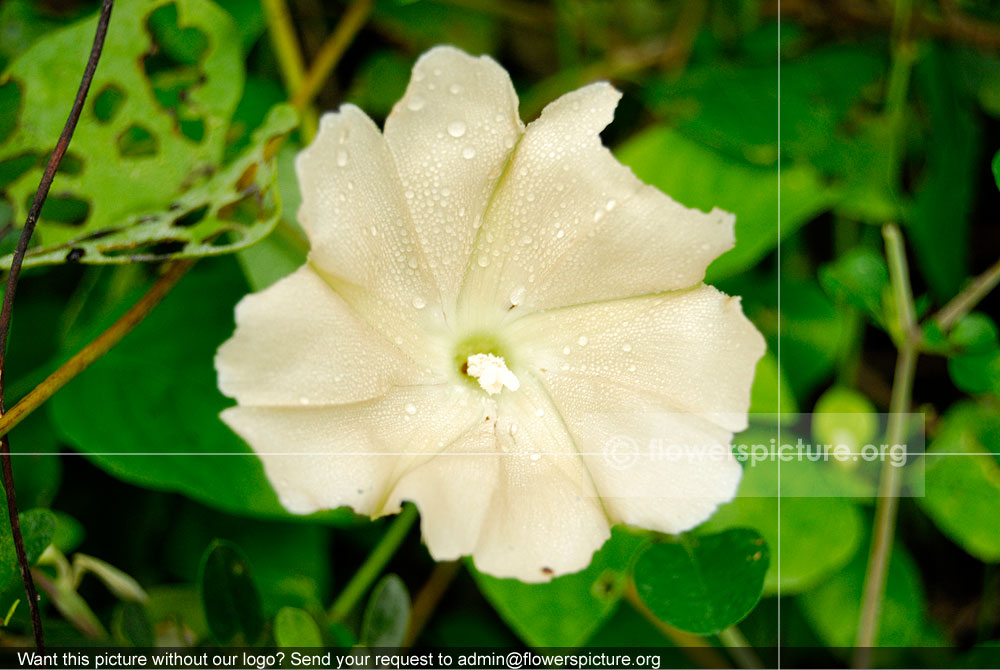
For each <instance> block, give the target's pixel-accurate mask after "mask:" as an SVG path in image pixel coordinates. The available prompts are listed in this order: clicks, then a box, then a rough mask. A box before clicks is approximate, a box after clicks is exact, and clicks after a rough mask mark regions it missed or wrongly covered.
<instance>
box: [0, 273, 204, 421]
mask: <svg viewBox="0 0 1000 670" xmlns="http://www.w3.org/2000/svg"><path fill="white" fill-rule="evenodd" d="M192 265H194V260H190V259H185V260H179V261H174V262H173V263H171V264H170V265H169V266H168V267H167V270H166V272H165V273H164V274H163V275H161V276H160V278H159V279H157V280H156V283H155V284H153V285H152V286H151V287H150V288H149V290H148V291H146V293H145V294H144V295H143V296H142V297H141V298H139V301H138V302H136V303H135V304H134V305H132V306H131V307H130V308H129V310H128V311H127V312H125V314H123V315H122V316H121V318H119V319H118V320H117V321H115V322H114V323H113V324H112V325H111V326H110V327H109V328H108V329H107V330H105V331H104V332H103V333H101V334H100V335H98V336H97V338H96V339H94V340H93V341H91V342H90V343H89V344H88V345H87V346H85V347H84V348H83V349H81V350H80V351H78V352H77V353H76V354H75V355H74V356H73V357H72V358H70V359H69V360H68V361H66V362H65V363H63V364H62V365H60V366H59V368H58V369H57V370H56V371H55V372H53V373H52V374H51V375H49V376H48V377H47V378H46V379H45V381H43V382H42V383H41V384H39V385H38V386H36V387H35V388H33V389H32V390H31V391H30V392H29V393H28V394H27V395H26V396H24V397H23V398H21V400H19V401H18V403H17V404H16V405H14V406H13V407H11V409H10V411H9V412H7V413H6V414H4V415H3V416H0V436H6V435H7V433H9V432H10V431H11V430H12V429H13V428H14V427H15V426H16V425H17V424H19V423H21V421H23V420H24V418H25V417H26V416H28V415H29V414H31V413H32V412H33V411H35V410H36V409H38V407H39V406H41V405H42V404H43V403H44V402H45V401H46V400H48V399H49V398H51V397H52V396H53V395H55V393H56V391H58V390H59V389H61V388H62V387H63V386H65V385H66V384H67V383H68V382H69V381H70V380H72V379H73V378H74V377H76V376H77V375H78V374H80V373H81V372H83V371H84V370H86V369H87V368H88V367H90V365H91V364H92V363H93V362H94V361H96V360H97V359H98V358H100V357H101V356H103V355H104V354H106V353H107V352H108V351H109V350H110V349H111V348H112V347H113V346H115V345H116V344H118V342H119V341H120V340H121V339H122V338H123V337H125V336H126V335H128V334H129V333H130V332H132V329H133V328H135V327H136V326H137V325H139V323H140V322H141V321H142V320H143V319H145V318H146V316H147V315H148V314H149V313H150V312H151V311H153V308H154V307H156V306H157V305H158V304H160V302H161V301H162V300H163V299H164V298H165V297H166V296H167V294H168V293H169V292H170V289H172V288H173V287H174V285H175V284H177V282H178V281H179V280H180V278H181V277H183V276H184V273H186V272H187V271H188V269H189V268H190V267H191V266H192Z"/></svg>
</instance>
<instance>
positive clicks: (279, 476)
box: [222, 384, 484, 516]
mask: <svg viewBox="0 0 1000 670" xmlns="http://www.w3.org/2000/svg"><path fill="white" fill-rule="evenodd" d="M483 411H484V405H483V403H481V402H480V401H479V398H478V397H477V396H476V395H473V394H472V393H470V391H468V390H467V389H465V388H462V387H459V386H454V385H444V384H442V385H437V386H412V387H394V388H392V389H390V390H389V392H388V393H387V394H386V395H385V396H382V397H380V398H376V399H372V400H367V401H363V402H358V403H353V404H349V405H331V406H321V407H311V406H300V407H245V406H238V407H232V408H230V409H227V410H225V411H223V413H222V418H223V420H224V421H225V422H226V423H227V424H229V426H230V427H231V428H232V429H233V430H234V431H236V432H237V433H238V434H239V435H240V436H241V437H242V438H243V439H244V440H245V441H246V442H247V444H249V445H250V446H251V447H252V448H253V450H254V451H256V452H257V453H258V454H259V455H260V458H261V460H262V461H263V463H264V469H265V471H266V473H267V476H268V479H269V480H270V482H271V485H272V486H273V487H274V490H275V492H276V493H277V494H278V498H279V500H280V501H281V504H282V505H283V506H284V507H285V508H286V509H288V510H289V511H291V512H294V513H297V514H308V513H310V512H315V511H317V510H322V509H334V508H337V507H340V506H343V505H346V506H349V507H351V508H352V509H354V511H356V512H357V513H359V514H366V515H370V516H380V515H382V514H385V513H392V512H397V511H399V509H398V507H396V506H394V505H392V504H389V496H390V493H391V491H392V489H393V488H394V486H395V484H396V482H397V481H398V479H399V478H401V477H402V476H403V475H404V474H405V467H408V466H413V465H414V464H415V463H416V461H415V460H413V459H417V458H419V457H420V455H421V454H424V455H426V456H425V458H426V457H430V456H433V454H435V453H436V452H437V451H439V450H440V447H439V444H440V443H442V442H444V443H446V444H447V443H451V442H455V441H457V440H459V439H460V438H461V437H462V436H463V435H465V434H466V433H468V432H469V431H470V430H472V429H473V428H475V427H477V426H478V425H479V424H480V423H481V416H482V413H483ZM404 456H406V457H408V458H409V459H410V460H406V459H405V458H403V457H404Z"/></svg>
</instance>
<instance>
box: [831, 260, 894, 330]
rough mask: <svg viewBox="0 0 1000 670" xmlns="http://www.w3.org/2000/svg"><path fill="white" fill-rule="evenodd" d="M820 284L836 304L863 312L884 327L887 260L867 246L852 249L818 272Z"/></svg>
mask: <svg viewBox="0 0 1000 670" xmlns="http://www.w3.org/2000/svg"><path fill="white" fill-rule="evenodd" d="M819 283H820V285H821V286H822V287H823V290H824V291H826V293H827V295H829V296H830V297H831V298H832V299H833V300H834V301H835V302H838V303H841V304H847V305H850V306H851V307H854V308H855V309H858V310H861V311H862V312H863V313H864V314H865V315H866V316H867V317H868V318H869V319H870V320H871V321H872V322H873V323H875V325H877V326H881V327H883V328H884V327H885V323H886V321H885V309H884V307H883V304H882V300H883V297H884V296H885V295H886V289H887V288H888V287H889V269H888V268H887V267H886V264H885V259H884V258H883V257H882V256H881V255H880V254H878V253H876V252H875V251H874V250H872V249H869V248H867V247H857V248H854V249H851V250H850V251H848V252H847V253H845V254H844V255H843V256H841V257H840V258H838V259H837V260H836V261H835V262H833V263H827V264H826V265H824V266H822V267H821V268H820V269H819Z"/></svg>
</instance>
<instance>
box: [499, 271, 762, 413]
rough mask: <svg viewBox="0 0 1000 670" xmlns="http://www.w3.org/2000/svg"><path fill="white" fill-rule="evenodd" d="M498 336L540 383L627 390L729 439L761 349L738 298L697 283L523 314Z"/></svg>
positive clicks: (745, 403) (744, 403)
mask: <svg viewBox="0 0 1000 670" xmlns="http://www.w3.org/2000/svg"><path fill="white" fill-rule="evenodd" d="M506 337H507V339H508V340H509V341H512V342H517V343H518V345H517V346H518V353H517V359H518V360H523V361H526V363H527V364H528V365H529V366H530V367H531V369H532V370H533V371H534V373H535V374H538V375H540V376H541V378H542V379H543V380H546V379H547V378H548V376H551V375H554V374H556V373H558V374H559V375H560V376H561V377H566V378H575V379H578V380H579V383H581V384H584V383H586V384H591V385H594V387H595V388H596V389H600V388H602V387H606V388H607V389H609V390H610V389H613V388H616V387H622V388H626V389H630V390H632V391H634V392H636V393H639V394H642V395H644V396H647V397H649V398H650V399H651V400H652V401H653V402H654V404H655V405H656V406H658V407H660V408H661V409H662V410H664V411H671V412H679V413H690V414H694V415H698V416H701V417H704V418H707V419H709V420H710V421H712V422H714V423H716V424H717V425H719V426H721V427H723V428H725V429H727V430H729V431H739V430H743V429H744V428H745V427H746V424H747V409H748V408H749V404H750V386H751V383H752V381H753V374H754V370H755V368H756V365H757V361H758V360H759V359H760V357H761V356H762V355H763V354H764V348H765V345H764V339H763V337H761V335H760V333H759V332H758V331H757V329H756V328H754V326H753V324H752V323H750V321H749V320H748V319H747V318H746V317H745V316H744V315H743V311H742V309H741V307H740V300H739V298H732V297H729V296H726V295H725V294H723V293H721V292H720V291H718V290H716V289H714V288H712V287H710V286H704V285H700V286H698V287H696V288H693V289H689V290H686V291H672V292H668V293H662V294H658V295H652V296H645V297H638V298H629V299H626V300H615V301H611V302H599V303H593V304H585V305H577V306H574V307H567V308H560V309H552V310H548V311H545V312H538V313H535V314H530V315H527V316H525V317H524V318H522V319H520V320H518V321H516V322H514V323H512V324H511V325H510V326H509V329H508V332H507V334H506ZM516 372H517V370H515V373H516ZM546 384H548V382H547V381H546ZM552 392H553V395H554V397H555V398H556V399H558V398H559V391H556V390H555V389H553V390H552ZM595 392H597V391H595Z"/></svg>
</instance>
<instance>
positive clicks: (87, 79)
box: [0, 0, 114, 653]
mask: <svg viewBox="0 0 1000 670" xmlns="http://www.w3.org/2000/svg"><path fill="white" fill-rule="evenodd" d="M113 6H114V0H104V2H103V3H102V4H101V15H100V18H98V20H97V30H96V31H95V33H94V44H93V46H92V47H91V49H90V57H89V58H88V59H87V67H86V68H84V71H83V77H82V78H81V79H80V88H79V89H78V90H77V92H76V99H75V100H74V101H73V107H72V109H71V110H70V113H69V118H67V119H66V125H65V126H63V130H62V134H61V135H60V136H59V142H58V143H56V148H55V149H54V150H53V152H52V156H51V157H50V158H49V163H48V165H47V166H46V167H45V172H44V174H42V180H41V182H40V183H39V184H38V190H37V191H35V197H34V199H33V200H32V201H31V207H30V208H29V209H28V218H27V220H26V221H25V222H24V228H22V229H21V236H20V237H19V238H18V240H17V248H16V249H15V250H14V256H13V260H12V261H11V264H10V274H8V275H7V288H6V289H5V291H4V295H3V308H2V311H0V415H2V414H3V413H4V398H3V396H4V388H3V384H4V377H5V376H6V375H4V370H6V362H7V339H8V336H9V334H10V319H11V311H12V309H13V307H14V294H15V293H16V292H17V280H18V278H19V277H20V275H21V265H22V263H23V262H24V254H25V253H26V252H27V251H28V243H29V242H30V241H31V235H32V234H33V233H34V232H35V224H36V223H37V222H38V214H39V212H41V210H42V205H43V204H44V203H45V199H46V198H47V197H48V195H49V188H51V186H52V180H53V179H54V178H55V175H56V170H58V169H59V163H61V162H62V159H63V156H64V155H65V153H66V149H67V147H69V142H70V140H71V139H72V138H73V131H74V130H76V124H77V121H79V120H80V113H81V112H82V111H83V103H84V101H85V100H86V99H87V93H88V92H89V91H90V83H91V82H92V81H93V79H94V72H95V71H96V70H97V63H98V62H99V61H100V59H101V51H102V50H103V49H104V38H105V36H106V35H107V32H108V22H109V21H110V20H111V9H112V7H113ZM0 461H2V465H3V483H4V489H5V490H6V494H7V515H8V516H9V517H10V529H11V534H12V536H13V538H14V549H15V551H16V552H17V563H18V567H19V568H20V570H21V579H22V581H24V591H25V594H26V595H27V597H28V608H29V609H30V610H31V627H32V629H33V630H34V633H35V647H36V648H37V649H38V651H39V652H40V653H41V652H43V651H44V649H45V633H44V632H43V630H42V616H41V613H40V612H39V611H38V593H37V592H36V590H35V583H34V581H33V579H32V577H31V566H30V565H28V556H27V554H26V553H25V550H24V538H23V537H22V535H21V523H20V520H19V519H18V515H17V494H16V493H15V492H14V472H13V468H12V467H11V460H10V440H9V439H8V438H7V436H6V435H4V436H3V438H2V439H0Z"/></svg>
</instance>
